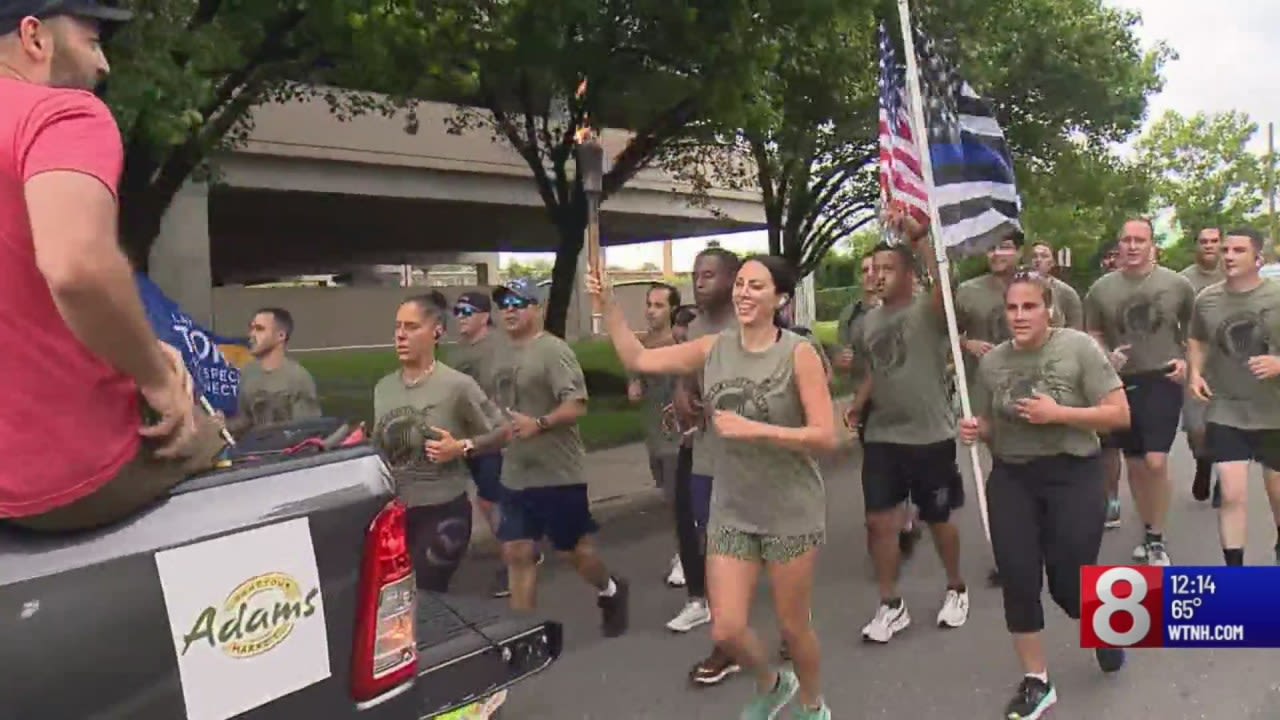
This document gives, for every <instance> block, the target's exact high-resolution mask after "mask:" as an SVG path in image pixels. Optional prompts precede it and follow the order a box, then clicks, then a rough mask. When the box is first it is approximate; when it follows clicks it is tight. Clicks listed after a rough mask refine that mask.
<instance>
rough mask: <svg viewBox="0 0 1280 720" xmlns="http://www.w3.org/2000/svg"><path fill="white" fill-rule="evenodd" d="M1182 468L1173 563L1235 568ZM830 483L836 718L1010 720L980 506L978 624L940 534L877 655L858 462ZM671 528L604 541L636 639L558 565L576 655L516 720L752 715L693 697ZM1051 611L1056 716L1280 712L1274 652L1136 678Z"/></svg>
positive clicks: (481, 567) (516, 707)
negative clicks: (677, 618)
mask: <svg viewBox="0 0 1280 720" xmlns="http://www.w3.org/2000/svg"><path fill="white" fill-rule="evenodd" d="M1172 464H1173V466H1174V468H1175V469H1174V473H1175V482H1176V486H1177V495H1176V499H1175V501H1174V503H1173V517H1172V520H1171V523H1170V532H1169V533H1168V541H1169V551H1170V554H1171V556H1172V558H1173V561H1174V563H1175V564H1180V565H1196V564H1201V565H1220V564H1221V563H1222V558H1221V552H1220V550H1219V549H1218V541H1217V529H1216V516H1215V514H1214V512H1213V511H1212V510H1211V509H1210V508H1209V506H1208V504H1207V503H1204V504H1201V503H1196V502H1195V501H1194V500H1193V499H1192V498H1191V495H1190V485H1191V475H1192V469H1193V465H1192V463H1191V460H1190V456H1189V454H1188V453H1187V450H1186V447H1185V445H1183V443H1182V440H1181V439H1180V440H1179V441H1178V445H1177V447H1176V448H1175V451H1174V457H1173V460H1172ZM1254 474H1255V482H1254V483H1253V485H1252V488H1251V491H1250V514H1249V520H1250V528H1249V548H1248V555H1247V557H1246V562H1248V563H1249V564H1262V563H1269V562H1271V557H1272V552H1271V548H1272V546H1273V545H1274V544H1275V539H1276V537H1275V536H1276V528H1275V527H1274V526H1273V525H1272V522H1271V517H1270V513H1269V512H1268V510H1267V504H1266V496H1265V494H1264V493H1263V490H1262V485H1261V480H1260V476H1259V475H1258V472H1257V470H1256V469H1255V471H1254ZM826 478H827V484H828V488H829V499H830V508H831V510H830V518H831V519H830V527H829V530H830V540H829V543H828V545H827V546H826V547H825V549H824V557H823V558H822V559H821V561H820V569H819V575H820V577H819V580H818V589H817V592H816V598H815V607H814V618H815V622H816V623H817V625H818V627H819V633H820V636H821V638H822V641H823V645H822V651H823V662H824V668H823V670H824V674H825V678H826V679H825V685H826V696H827V700H828V704H829V705H830V706H831V708H832V710H833V715H834V717H836V718H848V719H850V720H852V719H859V720H861V719H864V718H865V719H870V718H913V719H932V718H937V719H938V720H961V719H968V718H974V719H979V718H998V717H1001V714H1002V711H1003V709H1004V705H1005V703H1006V701H1007V700H1008V698H1009V696H1010V693H1011V691H1012V689H1013V687H1014V685H1015V684H1016V683H1017V681H1018V680H1019V679H1020V673H1019V668H1018V665H1017V661H1016V659H1015V656H1014V654H1013V651H1012V648H1011V646H1010V644H1009V640H1008V635H1007V634H1006V632H1005V628H1004V620H1003V616H1002V613H1001V606H1000V596H999V594H998V591H997V590H994V589H990V588H987V587H986V582H985V576H986V573H987V571H988V569H989V568H990V567H991V564H990V560H989V552H990V551H989V549H988V548H987V546H986V541H985V539H984V537H983V533H982V527H981V524H980V522H979V520H978V510H977V504H976V502H974V500H973V498H972V497H970V498H969V502H968V504H967V506H966V507H965V508H964V510H962V511H961V512H960V515H959V522H960V526H961V533H962V536H963V540H964V543H965V545H964V556H963V566H964V569H965V574H966V578H967V579H968V581H969V585H970V598H971V602H972V612H971V614H970V616H969V622H968V624H967V625H966V626H965V627H963V628H959V629H956V630H946V631H944V630H939V629H937V628H935V627H934V626H933V623H932V619H933V615H934V614H935V613H936V612H937V608H938V605H939V603H940V602H941V599H942V590H943V575H942V569H941V567H940V565H939V563H938V560H937V556H936V555H935V554H934V552H933V548H932V545H931V544H930V543H929V542H928V540H924V541H922V542H921V544H920V546H919V547H918V549H917V552H916V556H915V558H914V559H913V560H912V561H911V563H910V565H909V566H908V567H907V568H906V569H905V570H904V572H903V580H902V585H901V586H902V594H903V597H904V599H905V600H906V602H907V604H908V607H909V608H911V610H912V614H913V619H914V620H915V624H913V625H912V627H911V628H909V629H908V630H907V631H905V632H904V633H903V634H900V635H898V636H897V637H896V638H895V639H894V640H893V641H892V643H891V644H889V645H885V646H878V645H877V646H869V645H866V644H864V643H863V642H862V641H861V639H860V635H859V633H860V629H861V627H862V625H863V624H864V623H865V622H866V621H867V620H868V619H869V618H870V616H871V614H872V613H873V612H874V610H875V604H876V592H875V586H874V583H873V582H872V580H871V578H872V575H871V567H870V559H869V558H868V557H867V553H866V547H865V532H864V529H863V523H862V497H861V492H860V490H859V486H858V465H857V458H856V456H853V457H849V458H846V459H844V460H842V461H840V462H836V463H832V464H831V465H830V466H829V467H828V468H827V472H826ZM970 488H971V486H970ZM970 493H971V489H970ZM1123 493H1127V490H1123V491H1122V494H1123ZM1123 496H1124V498H1125V514H1124V526H1123V527H1121V528H1119V529H1117V530H1112V531H1109V532H1108V533H1107V535H1106V538H1105V540H1104V543H1103V548H1102V556H1101V558H1100V562H1103V563H1125V562H1128V558H1129V553H1130V552H1131V550H1132V548H1133V546H1134V545H1135V544H1136V542H1137V541H1138V539H1139V536H1140V534H1141V525H1140V523H1139V522H1138V521H1137V518H1136V517H1135V515H1134V514H1133V511H1132V507H1131V504H1130V503H1129V501H1128V497H1127V495H1123ZM671 534H672V533H671V530H670V525H669V521H668V520H667V519H666V517H665V515H664V514H663V513H662V512H660V511H659V510H656V509H653V508H649V509H647V510H639V509H637V510H636V511H635V512H633V513H630V514H627V515H624V516H621V517H617V518H614V519H612V520H611V521H610V523H609V524H608V525H607V526H606V527H605V528H604V531H603V532H602V534H601V536H600V539H601V544H602V548H603V554H604V556H605V558H606V560H607V561H608V562H609V563H610V564H611V565H612V567H614V568H616V570H615V571H616V572H619V573H621V574H623V575H625V576H626V577H628V578H629V579H630V580H631V583H632V599H631V602H632V615H631V631H630V633H629V634H628V635H627V636H625V637H623V638H619V639H615V640H606V639H604V638H602V637H601V636H600V633H599V629H598V623H599V620H598V617H599V616H598V613H597V611H596V608H595V602H594V595H593V593H591V592H590V591H588V589H587V588H586V587H585V585H584V584H583V583H582V582H581V581H580V580H579V579H578V578H577V576H576V575H574V574H573V572H572V570H571V569H569V568H568V567H567V566H566V565H565V564H563V563H560V562H548V564H547V565H546V566H544V574H543V577H542V582H541V588H542V592H541V595H540V598H539V605H540V607H541V609H542V612H544V613H546V614H547V615H550V616H551V617H553V618H555V619H557V620H559V621H561V622H563V623H564V626H565V635H566V649H565V653H564V655H563V657H562V658H561V659H560V660H559V661H558V662H557V663H556V664H555V665H553V666H552V667H551V668H549V669H548V670H547V671H546V672H545V673H543V674H542V675H540V676H538V677H536V678H534V679H531V680H529V681H527V682H525V683H523V684H521V685H519V686H517V687H515V688H513V689H512V692H511V696H510V699H509V700H508V702H507V704H506V707H505V708H504V710H503V713H502V717H503V718H504V720H575V719H578V718H581V719H583V720H615V719H616V720H624V719H627V720H629V719H632V718H634V719H637V720H639V719H641V718H653V719H655V720H658V719H661V720H693V719H695V718H715V719H717V720H731V719H733V718H737V717H738V712H739V710H740V709H741V706H742V704H743V703H744V702H745V701H746V699H747V698H748V695H749V693H750V689H751V688H750V681H749V680H748V679H747V678H745V677H743V676H739V677H737V678H734V679H732V680H730V681H728V682H726V683H724V684H722V685H721V686H719V687H714V688H692V687H690V685H689V683H688V682H687V680H686V672H687V670H688V668H689V667H690V666H691V664H692V663H693V662H695V661H696V660H697V659H699V658H700V657H702V656H703V654H704V653H705V651H706V650H707V649H708V632H707V628H706V627H705V626H704V627H703V628H699V629H698V630H695V631H694V632H692V633H689V634H687V635H674V634H672V633H670V632H668V631H667V630H666V629H665V627H664V624H665V623H666V621H667V620H668V619H669V618H670V617H671V616H672V615H673V614H674V613H675V612H676V611H677V610H678V609H679V607H680V606H681V603H682V602H683V600H684V595H683V591H681V590H673V589H669V588H667V587H666V586H665V585H663V584H662V576H663V574H664V572H665V569H666V563H667V561H668V559H669V558H670V557H671V555H672V552H673V550H674V541H673V539H672V538H671ZM470 565H471V566H470V567H469V568H467V569H466V570H465V571H464V573H463V575H462V576H461V577H460V578H459V587H458V590H467V589H472V590H474V589H477V588H480V587H483V585H484V580H486V579H487V578H488V577H491V575H490V573H491V571H492V568H493V567H494V561H493V560H491V559H477V560H476V561H475V562H473V563H471V564H470ZM1277 572H1280V570H1277ZM1045 607H1046V614H1047V616H1048V628H1047V629H1046V633H1045V638H1046V642H1047V645H1048V648H1047V649H1048V654H1049V667H1050V673H1051V676H1052V677H1053V679H1054V681H1055V683H1056V685H1057V688H1058V695H1059V701H1058V704H1057V706H1056V707H1055V708H1054V710H1053V711H1052V712H1051V714H1052V717H1054V718H1056V719H1057V720H1068V719H1075V718H1080V719H1082V720H1083V719H1085V718H1103V717H1105V718H1162V719H1167V720H1174V719H1177V718H1186V719H1191V718H1209V719H1212V720H1240V719H1244V718H1250V719H1254V718H1256V719H1262V718H1268V719H1274V718H1280V675H1278V674H1277V673H1276V671H1275V668H1276V657H1277V655H1276V653H1275V652H1274V651H1264V650H1228V651H1203V650H1141V651H1132V652H1130V653H1129V663H1128V665H1127V666H1126V667H1125V668H1124V669H1123V670H1122V671H1121V672H1119V673H1117V674H1115V675H1110V676H1103V675H1102V673H1101V672H1100V671H1099V670H1098V668H1097V665H1096V664H1095V662H1094V659H1093V653H1092V652H1091V651H1087V650H1081V649H1080V648H1079V647H1078V644H1079V639H1078V638H1079V635H1078V629H1077V626H1076V624H1075V623H1074V622H1073V621H1071V620H1070V619H1069V618H1067V617H1066V616H1065V615H1063V614H1062V613H1061V612H1060V611H1059V610H1058V609H1057V608H1056V606H1053V605H1052V603H1051V602H1050V600H1049V599H1048V597H1047V596H1046V597H1045ZM754 621H755V625H756V628H757V629H758V630H759V631H760V632H761V634H762V636H763V637H764V638H766V640H771V639H772V640H776V637H777V632H776V629H775V628H776V626H775V624H774V622H773V618H772V607H771V604H770V601H769V599H768V595H767V588H763V587H762V588H761V593H760V595H759V597H758V600H757V604H756V609H755V615H754Z"/></svg>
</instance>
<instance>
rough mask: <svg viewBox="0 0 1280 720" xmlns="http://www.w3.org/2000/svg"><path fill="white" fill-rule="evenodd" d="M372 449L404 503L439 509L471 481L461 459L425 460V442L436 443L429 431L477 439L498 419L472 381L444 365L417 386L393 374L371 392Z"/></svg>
mask: <svg viewBox="0 0 1280 720" xmlns="http://www.w3.org/2000/svg"><path fill="white" fill-rule="evenodd" d="M373 414H374V417H375V418H377V419H376V420H375V421H374V425H373V436H372V441H373V445H374V447H376V448H378V450H380V451H382V454H383V456H384V457H385V458H386V460H387V465H388V466H390V468H391V478H392V479H393V480H394V481H395V483H396V494H397V495H399V496H400V499H401V500H403V501H404V502H405V503H406V504H407V505H410V506H415V507H416V506H422V505H439V504H441V503H446V502H449V501H450V500H453V499H454V498H456V497H458V496H459V495H461V494H463V493H465V492H466V491H467V481H468V480H469V479H470V478H471V474H470V472H469V471H468V470H467V465H466V462H465V460H464V459H463V458H458V459H456V460H452V461H450V462H447V463H444V464H437V463H434V462H432V461H431V460H430V459H428V457H427V448H426V442H427V441H428V440H439V439H440V435H439V433H437V432H436V431H435V430H433V429H432V428H439V429H441V430H444V431H446V432H448V433H449V434H450V435H452V436H453V437H455V438H457V439H458V440H466V439H472V440H475V439H476V438H479V437H481V436H483V435H487V434H489V433H490V432H492V431H493V430H494V429H495V428H496V427H497V426H498V423H499V422H500V421H501V418H500V417H499V416H498V414H497V412H496V409H495V408H493V405H492V403H490V402H489V399H488V398H487V397H485V394H484V391H483V390H481V389H480V386H479V385H477V384H476V381H475V380H472V379H471V378H470V377H468V376H466V375H464V374H462V373H460V372H458V371H457V370H454V369H453V368H451V367H449V366H448V365H445V364H443V363H439V362H438V363H436V367H435V369H434V370H432V371H431V373H430V374H428V375H427V376H426V377H424V378H422V379H421V380H419V381H418V382H417V383H416V384H413V385H409V384H407V383H405V381H404V379H403V378H402V377H401V375H400V371H399V370H397V371H395V372H393V373H391V374H390V375H387V376H386V377H384V378H382V379H381V380H379V381H378V384H377V385H375V386H374V388H373Z"/></svg>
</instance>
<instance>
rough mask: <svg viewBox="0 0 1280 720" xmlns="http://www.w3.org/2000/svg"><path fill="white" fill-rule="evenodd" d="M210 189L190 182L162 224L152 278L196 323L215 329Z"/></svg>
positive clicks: (152, 260) (153, 249) (153, 252)
mask: <svg viewBox="0 0 1280 720" xmlns="http://www.w3.org/2000/svg"><path fill="white" fill-rule="evenodd" d="M209 250H210V248H209V186H208V185H206V184H204V183H197V182H190V181H188V182H187V184H186V185H185V186H183V188H182V190H180V191H179V192H178V194H177V195H176V196H174V198H173V202H172V203H171V204H170V205H169V209H168V210H166V211H165V214H164V218H163V219H162V220H161V221H160V236H159V237H158V238H156V241H155V244H154V245H152V246H151V257H150V271H149V275H150V276H151V279H152V280H153V281H154V282H155V283H156V285H159V286H160V289H161V290H163V291H164V292H165V294H166V295H168V296H169V297H170V298H172V299H173V301H174V302H176V303H178V305H179V306H180V307H181V308H182V309H183V310H184V311H186V313H187V314H188V315H190V316H191V317H192V319H194V320H195V321H196V322H198V323H200V324H202V325H204V326H205V327H207V328H210V329H212V327H213V264H212V261H211V258H210V252H209Z"/></svg>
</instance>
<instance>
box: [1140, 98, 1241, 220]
mask: <svg viewBox="0 0 1280 720" xmlns="http://www.w3.org/2000/svg"><path fill="white" fill-rule="evenodd" d="M1257 132H1258V125H1257V123H1255V122H1254V121H1253V120H1251V119H1249V116H1248V115H1247V114H1245V113H1243V112H1235V111H1233V112H1224V113H1215V114H1206V113H1196V114H1195V115H1192V116H1190V117H1186V116H1183V115H1180V114H1178V113H1177V112H1175V111H1172V110H1170V111H1168V112H1166V113H1165V114H1164V115H1162V116H1161V117H1160V118H1158V119H1157V120H1156V121H1155V122H1154V123H1153V124H1152V125H1151V127H1150V128H1149V129H1148V130H1147V132H1146V134H1145V135H1143V137H1142V138H1141V139H1140V140H1139V141H1138V145H1137V148H1138V153H1139V157H1140V158H1141V161H1142V163H1143V164H1144V165H1146V166H1147V167H1149V168H1151V170H1152V171H1153V172H1154V173H1155V200H1156V201H1157V202H1158V203H1159V204H1160V205H1161V206H1164V207H1171V208H1173V210H1174V212H1175V213H1176V214H1177V219H1178V223H1179V224H1180V225H1181V226H1182V228H1183V230H1184V231H1185V232H1186V233H1187V236H1186V237H1185V238H1183V239H1182V240H1183V242H1185V243H1190V242H1191V241H1192V240H1193V239H1194V235H1195V233H1197V232H1199V230H1200V229H1201V228H1205V227H1220V228H1228V227H1229V226H1232V225H1239V224H1241V223H1244V222H1246V221H1248V220H1250V219H1252V218H1253V217H1254V216H1255V215H1256V214H1257V213H1258V211H1259V210H1260V208H1261V206H1262V201H1263V181H1264V174H1265V164H1264V162H1263V159H1262V158H1260V157H1259V156H1258V155H1256V154H1254V153H1253V152H1251V151H1250V150H1249V147H1248V145H1249V142H1250V141H1251V140H1252V139H1253V137H1254V135H1256V134H1257Z"/></svg>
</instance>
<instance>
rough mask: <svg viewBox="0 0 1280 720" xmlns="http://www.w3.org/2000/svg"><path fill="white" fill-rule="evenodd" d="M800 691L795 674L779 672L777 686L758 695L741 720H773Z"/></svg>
mask: <svg viewBox="0 0 1280 720" xmlns="http://www.w3.org/2000/svg"><path fill="white" fill-rule="evenodd" d="M799 689H800V681H798V680H796V674H795V673H793V672H791V671H790V670H778V684H777V686H775V687H774V688H773V690H771V691H769V692H767V693H764V694H762V695H756V697H755V699H754V700H752V701H751V702H749V703H747V707H746V708H744V709H743V710H742V715H740V716H739V717H740V718H741V720H773V719H774V718H776V717H778V713H779V712H781V711H782V708H784V707H786V706H787V703H789V702H791V698H793V697H795V694H796V690H799Z"/></svg>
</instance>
